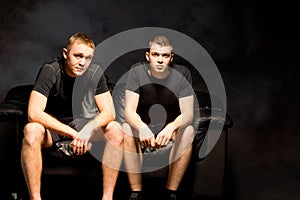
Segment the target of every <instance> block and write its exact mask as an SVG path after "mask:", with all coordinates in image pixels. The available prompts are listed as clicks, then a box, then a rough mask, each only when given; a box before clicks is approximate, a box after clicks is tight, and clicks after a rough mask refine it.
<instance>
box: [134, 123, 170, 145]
mask: <svg viewBox="0 0 300 200" xmlns="http://www.w3.org/2000/svg"><path fill="white" fill-rule="evenodd" d="M173 132H174V130H172V129H171V128H170V127H168V126H166V127H165V128H164V129H163V130H161V131H160V132H159V133H158V134H157V136H156V138H155V137H154V134H153V132H152V131H151V130H150V129H149V127H145V128H142V129H140V130H139V140H140V143H141V145H142V147H152V148H160V147H164V146H167V145H168V143H169V142H170V140H171V137H172V134H173Z"/></svg>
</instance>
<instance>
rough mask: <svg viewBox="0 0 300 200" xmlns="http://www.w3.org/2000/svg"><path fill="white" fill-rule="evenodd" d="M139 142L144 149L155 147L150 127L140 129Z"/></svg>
mask: <svg viewBox="0 0 300 200" xmlns="http://www.w3.org/2000/svg"><path fill="white" fill-rule="evenodd" d="M139 140H140V143H141V145H142V146H143V147H155V146H156V145H155V138H154V134H153V133H152V131H151V130H150V129H149V127H147V126H146V127H143V128H140V129H139Z"/></svg>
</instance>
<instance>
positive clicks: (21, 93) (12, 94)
mask: <svg viewBox="0 0 300 200" xmlns="http://www.w3.org/2000/svg"><path fill="white" fill-rule="evenodd" d="M32 88H33V85H18V86H15V87H13V88H11V89H10V90H9V91H8V93H7V94H6V97H5V99H4V102H16V103H21V104H27V103H28V100H29V96H30V93H31V90H32Z"/></svg>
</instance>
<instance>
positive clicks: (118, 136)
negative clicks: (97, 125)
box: [105, 121, 124, 145]
mask: <svg viewBox="0 0 300 200" xmlns="http://www.w3.org/2000/svg"><path fill="white" fill-rule="evenodd" d="M105 134H106V138H107V139H108V140H109V141H111V142H113V143H116V144H118V145H119V144H122V143H123V139H124V134H123V130H122V127H121V125H120V124H119V123H118V122H116V121H112V122H110V123H109V124H108V125H107V127H106V133H105Z"/></svg>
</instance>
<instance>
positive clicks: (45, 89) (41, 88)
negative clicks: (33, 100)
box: [33, 64, 57, 97]
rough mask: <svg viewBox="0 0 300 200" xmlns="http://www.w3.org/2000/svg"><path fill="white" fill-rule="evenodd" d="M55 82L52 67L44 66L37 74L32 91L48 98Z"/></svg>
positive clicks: (55, 78)
mask: <svg viewBox="0 0 300 200" xmlns="http://www.w3.org/2000/svg"><path fill="white" fill-rule="evenodd" d="M56 80H57V77H56V74H55V70H54V68H53V66H52V65H50V64H45V65H44V66H42V68H41V69H40V71H39V72H38V75H37V77H36V81H35V84H34V87H33V90H34V91H37V92H39V93H41V94H43V95H44V96H45V97H48V96H49V94H50V91H51V89H52V87H53V85H54V83H55V82H56Z"/></svg>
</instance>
